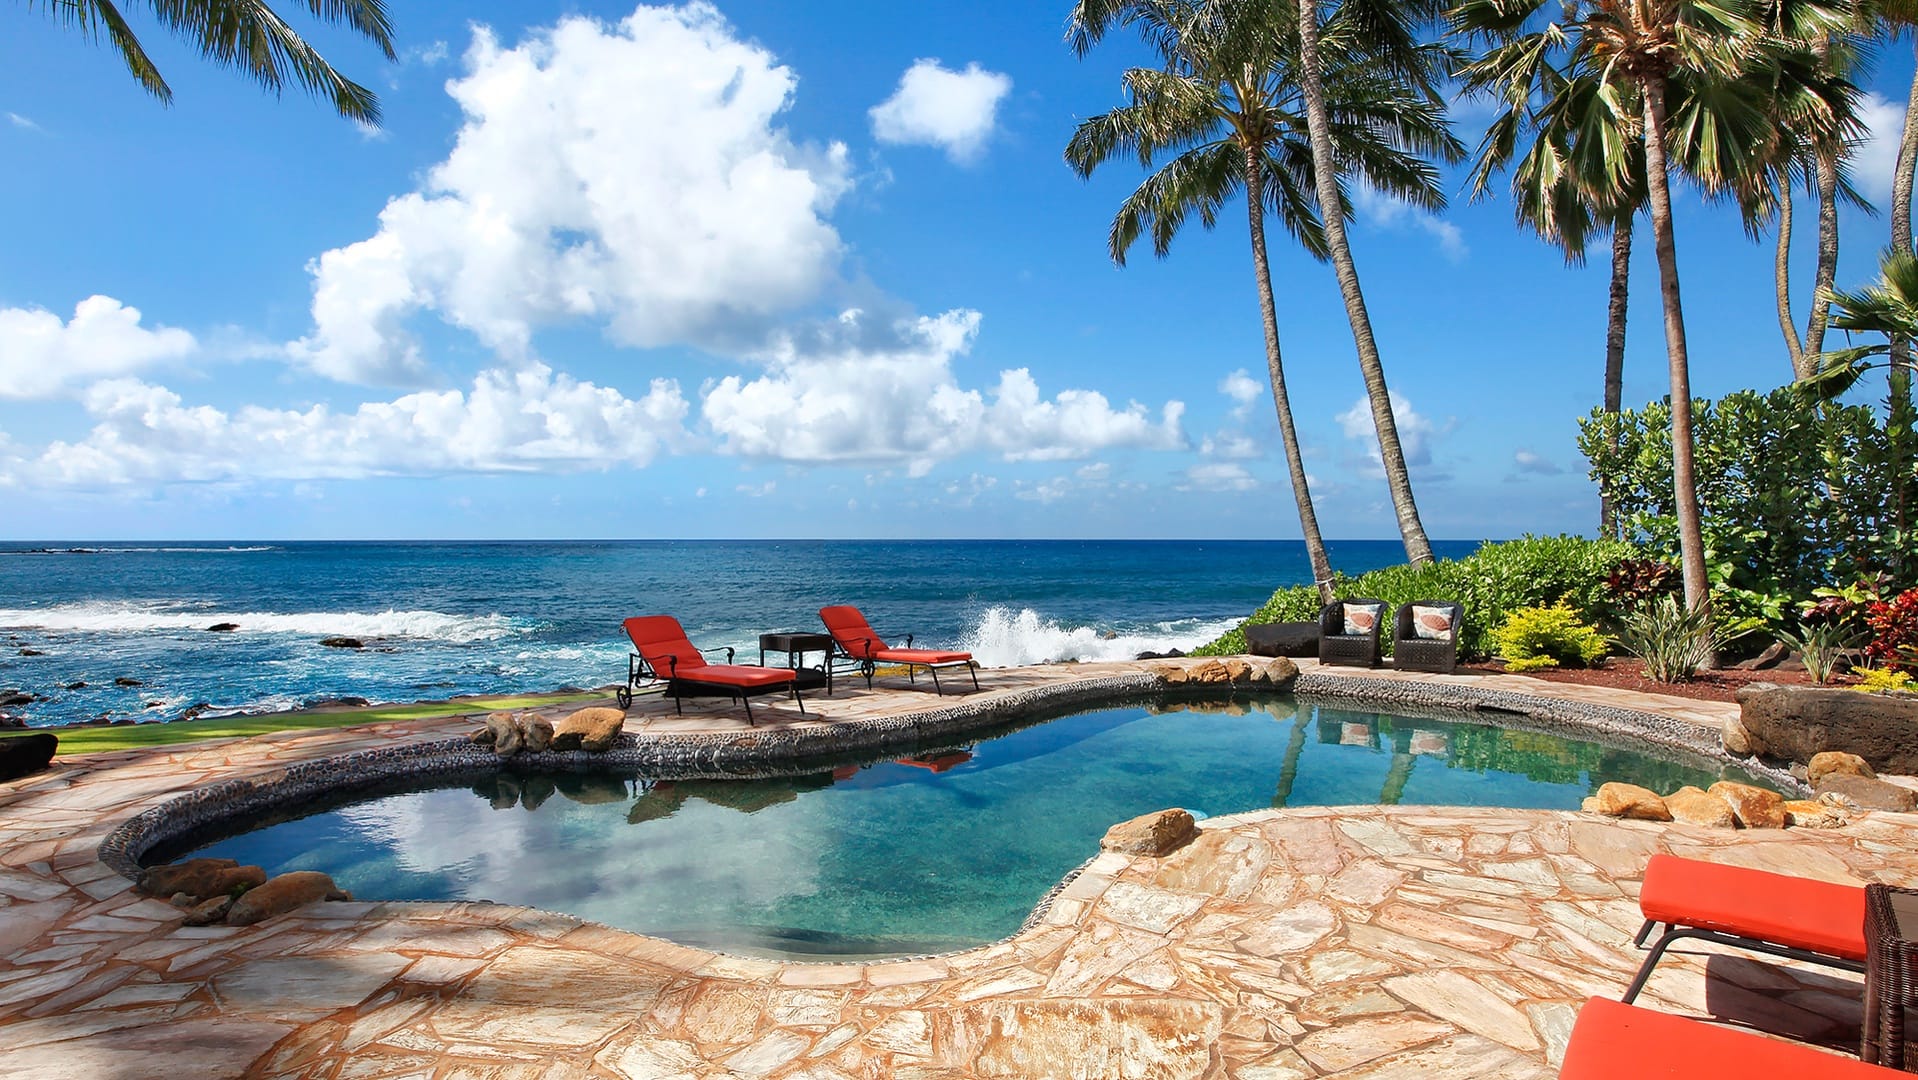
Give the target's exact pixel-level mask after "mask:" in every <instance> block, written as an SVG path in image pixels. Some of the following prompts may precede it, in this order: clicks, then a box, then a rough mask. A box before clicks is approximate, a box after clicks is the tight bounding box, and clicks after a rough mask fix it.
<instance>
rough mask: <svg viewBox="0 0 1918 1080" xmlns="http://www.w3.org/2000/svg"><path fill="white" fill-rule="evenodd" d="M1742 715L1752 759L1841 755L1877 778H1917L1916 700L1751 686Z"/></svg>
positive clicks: (1742, 695) (1742, 699) (1743, 694)
mask: <svg viewBox="0 0 1918 1080" xmlns="http://www.w3.org/2000/svg"><path fill="white" fill-rule="evenodd" d="M1738 712H1739V723H1740V724H1741V725H1742V726H1743V728H1744V732H1743V734H1744V735H1745V736H1746V737H1747V738H1748V739H1749V743H1750V751H1751V752H1752V753H1756V754H1760V755H1765V756H1771V757H1781V758H1790V759H1791V760H1793V761H1804V762H1809V761H1810V760H1811V759H1812V756H1813V755H1815V754H1820V753H1823V752H1825V751H1827V750H1839V751H1844V752H1846V753H1851V754H1857V755H1858V756H1859V757H1861V758H1864V759H1865V761H1866V762H1868V763H1869V764H1870V765H1871V767H1872V768H1873V769H1876V770H1877V771H1879V772H1887V773H1898V774H1902V775H1907V776H1909V775H1913V774H1918V694H1861V693H1859V692H1858V691H1856V690H1837V689H1832V688H1830V687H1823V686H1775V685H1773V684H1771V683H1753V684H1752V685H1750V686H1747V687H1745V688H1744V689H1742V690H1740V691H1739V692H1738ZM1728 744H1729V740H1728ZM1728 748H1731V747H1729V745H1728ZM1732 749H1735V748H1732Z"/></svg>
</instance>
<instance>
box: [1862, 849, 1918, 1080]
mask: <svg viewBox="0 0 1918 1080" xmlns="http://www.w3.org/2000/svg"><path fill="white" fill-rule="evenodd" d="M1914 1011H1918V889H1899V888H1894V887H1892V886H1890V885H1867V886H1865V1023H1864V1037H1863V1039H1862V1040H1861V1043H1860V1045H1859V1049H1858V1056H1859V1058H1860V1059H1861V1060H1864V1061H1867V1062H1870V1063H1872V1064H1874V1065H1886V1066H1889V1067H1891V1068H1894V1069H1903V1070H1904V1071H1905V1072H1918V1045H1913V1044H1910V1043H1907V1042H1905V1029H1906V1027H1907V1024H1908V1022H1909V1021H1911V1020H1912V1018H1913V1013H1914Z"/></svg>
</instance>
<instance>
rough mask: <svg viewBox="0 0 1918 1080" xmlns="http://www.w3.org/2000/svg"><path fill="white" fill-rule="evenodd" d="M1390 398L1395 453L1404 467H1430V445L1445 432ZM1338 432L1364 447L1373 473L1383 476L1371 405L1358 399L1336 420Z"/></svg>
mask: <svg viewBox="0 0 1918 1080" xmlns="http://www.w3.org/2000/svg"><path fill="white" fill-rule="evenodd" d="M1391 397H1392V422H1393V424H1394V426H1396V427H1397V428H1398V433H1399V449H1400V450H1401V451H1402V452H1404V454H1405V463H1406V464H1407V465H1408V466H1409V465H1430V464H1431V463H1432V442H1433V440H1434V439H1435V438H1436V437H1438V436H1439V435H1441V434H1443V433H1444V431H1445V428H1444V427H1442V426H1440V425H1439V424H1436V423H1434V422H1433V421H1432V419H1431V418H1430V417H1428V416H1425V415H1424V414H1422V413H1420V412H1419V411H1418V410H1417V409H1414V408H1413V407H1412V403H1411V402H1410V401H1407V400H1406V399H1405V398H1403V397H1400V396H1399V394H1398V393H1397V392H1396V391H1394V392H1392V394H1391ZM1337 420H1338V422H1339V429H1340V430H1341V431H1343V432H1345V437H1346V438H1348V439H1354V440H1357V441H1359V442H1362V443H1364V444H1365V448H1366V455H1367V456H1368V457H1369V458H1371V461H1372V467H1373V470H1374V471H1375V472H1376V473H1377V474H1378V475H1380V476H1383V475H1384V474H1385V467H1384V464H1383V462H1384V458H1382V457H1381V456H1380V454H1379V441H1378V429H1377V428H1376V427H1374V426H1373V424H1372V402H1371V400H1370V399H1368V398H1360V399H1358V400H1357V401H1355V402H1353V403H1352V407H1351V408H1350V409H1347V410H1345V411H1344V412H1342V413H1340V414H1339V415H1338V417H1337Z"/></svg>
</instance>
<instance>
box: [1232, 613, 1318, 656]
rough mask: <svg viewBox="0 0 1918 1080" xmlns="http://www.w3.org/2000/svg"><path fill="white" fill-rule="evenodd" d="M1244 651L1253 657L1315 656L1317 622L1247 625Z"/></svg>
mask: <svg viewBox="0 0 1918 1080" xmlns="http://www.w3.org/2000/svg"><path fill="white" fill-rule="evenodd" d="M1245 651H1246V652H1249V653H1251V654H1252V655H1253V656H1317V655H1319V624H1318V621H1317V620H1313V621H1312V622H1284V623H1247V624H1246V625H1245Z"/></svg>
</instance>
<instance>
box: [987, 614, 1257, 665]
mask: <svg viewBox="0 0 1918 1080" xmlns="http://www.w3.org/2000/svg"><path fill="white" fill-rule="evenodd" d="M1238 624H1239V623H1238V620H1237V619H1223V620H1206V619H1173V620H1168V621H1165V622H1159V623H1151V624H1147V625H1145V626H1140V627H1131V628H1121V627H1097V626H1067V625H1065V624H1063V623H1060V622H1058V621H1057V620H1054V619H1048V618H1046V617H1045V616H1043V615H1040V614H1039V613H1038V612H1036V611H1034V610H1032V609H1031V608H1022V609H1020V610H1018V611H1014V610H1012V609H1011V608H1008V607H999V606H994V607H990V608H987V609H986V611H985V612H984V614H982V615H980V616H979V621H978V623H976V624H975V625H974V626H973V627H972V629H970V630H968V631H966V633H965V634H964V636H963V638H962V641H963V643H964V648H965V649H966V651H968V652H970V653H972V655H973V657H974V658H975V659H977V660H978V661H979V663H980V664H982V665H984V666H986V667H1015V666H1018V665H1021V664H1039V663H1044V662H1046V661H1048V660H1081V661H1096V660H1130V659H1132V658H1133V657H1136V656H1138V655H1139V654H1140V653H1142V652H1158V653H1163V652H1171V651H1172V650H1173V649H1179V650H1181V651H1184V650H1189V649H1193V648H1196V647H1198V646H1200V645H1204V644H1206V643H1207V642H1210V641H1212V640H1213V639H1215V638H1217V637H1218V636H1219V635H1220V634H1223V633H1225V632H1226V631H1227V630H1230V629H1232V628H1233V627H1235V626H1237V625H1238Z"/></svg>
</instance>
